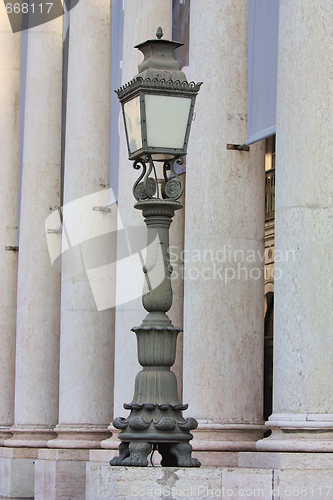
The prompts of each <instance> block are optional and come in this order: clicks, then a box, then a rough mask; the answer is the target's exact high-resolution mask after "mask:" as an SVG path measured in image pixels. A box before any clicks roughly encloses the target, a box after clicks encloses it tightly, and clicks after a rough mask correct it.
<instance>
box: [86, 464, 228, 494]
mask: <svg viewBox="0 0 333 500" xmlns="http://www.w3.org/2000/svg"><path fill="white" fill-rule="evenodd" d="M209 490H210V491H211V490H213V491H214V492H218V491H219V492H221V491H222V471H221V470H220V469H217V468H200V469H196V468H194V469H191V468H187V469H186V468H173V467H155V468H153V467H146V468H141V467H130V468H126V467H110V466H105V465H100V464H97V463H95V464H94V463H87V490H86V495H87V496H86V500H96V498H99V499H101V500H104V499H105V500H106V499H107V500H110V499H111V498H112V499H113V498H117V500H129V499H132V498H149V500H157V499H162V498H173V499H174V500H178V499H179V500H180V499H183V498H188V499H194V498H200V499H201V500H205V499H207V498H212V494H211V493H210V492H209Z"/></svg>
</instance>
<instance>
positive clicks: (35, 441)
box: [5, 18, 62, 446]
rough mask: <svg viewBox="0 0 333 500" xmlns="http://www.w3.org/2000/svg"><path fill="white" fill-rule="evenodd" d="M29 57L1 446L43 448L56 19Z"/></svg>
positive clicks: (51, 327) (52, 308) (56, 143)
mask: <svg viewBox="0 0 333 500" xmlns="http://www.w3.org/2000/svg"><path fill="white" fill-rule="evenodd" d="M12 36H14V35H12ZM27 57H28V66H27V80H26V108H25V122H24V149H23V175H22V200H21V220H20V241H19V245H20V250H19V273H18V299H17V303H18V308H17V333H16V374H15V420H14V427H13V428H12V431H13V433H14V437H13V438H12V439H10V440H7V441H6V442H5V444H6V446H41V445H43V444H44V445H45V443H46V441H47V440H48V439H50V438H51V437H52V436H54V434H53V433H52V431H53V428H54V426H55V425H56V423H57V417H58V377H59V306H60V275H59V273H58V272H56V271H55V270H54V269H52V266H51V263H50V259H49V255H48V250H47V245H46V238H45V231H44V224H45V219H46V218H47V216H48V215H49V214H50V211H52V210H54V209H55V208H56V207H57V206H59V187H60V130H61V88H62V19H61V18H58V19H55V20H53V21H51V22H49V23H46V24H43V25H41V26H37V27H35V28H31V29H29V34H28V54H27ZM41 353H42V355H41ZM15 429H17V431H18V432H17V434H16V432H15Z"/></svg>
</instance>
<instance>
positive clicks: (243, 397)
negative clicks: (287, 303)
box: [183, 0, 265, 451]
mask: <svg viewBox="0 0 333 500" xmlns="http://www.w3.org/2000/svg"><path fill="white" fill-rule="evenodd" d="M247 33H248V2H247V1H246V0H237V1H236V2H234V1H233V2H232V1H226V2H208V3H207V2H200V1H198V0H194V1H193V2H191V32H190V62H191V63H190V64H191V77H192V79H193V80H195V81H203V82H204V83H203V85H202V87H201V90H200V92H199V94H198V97H197V101H196V110H195V113H196V118H195V121H194V122H193V124H192V131H191V136H190V140H189V151H188V155H187V173H186V214H185V222H186V224H185V253H184V259H183V260H184V264H185V292H184V398H183V399H184V403H189V410H188V415H190V416H191V417H194V418H196V419H197V420H198V421H199V427H198V429H197V430H196V431H194V436H195V437H194V440H193V443H192V445H193V448H194V449H195V450H201V451H223V450H229V451H239V450H251V449H255V442H256V441H257V440H258V439H259V438H260V437H261V436H262V434H263V425H262V424H263V421H262V415H263V338H264V333H263V326H264V324H263V314H264V300H263V283H264V270H263V266H264V200H265V193H264V164H263V159H264V157H263V149H262V145H261V144H258V145H252V146H251V150H250V152H247V151H239V150H238V151H237V150H236V151H235V150H228V149H227V144H243V143H244V142H245V141H246V137H247V64H248V55H247ZM186 413H187V412H186ZM186 413H185V415H186Z"/></svg>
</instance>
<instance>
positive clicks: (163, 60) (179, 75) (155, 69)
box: [135, 26, 186, 82]
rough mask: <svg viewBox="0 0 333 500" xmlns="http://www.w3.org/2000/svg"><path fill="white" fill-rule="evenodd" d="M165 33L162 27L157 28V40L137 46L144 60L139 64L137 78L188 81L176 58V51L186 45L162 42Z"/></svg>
mask: <svg viewBox="0 0 333 500" xmlns="http://www.w3.org/2000/svg"><path fill="white" fill-rule="evenodd" d="M162 37H163V31H162V28H161V26H159V27H158V28H157V31H156V39H151V40H146V41H145V42H142V43H139V44H138V45H136V46H135V48H136V49H139V50H141V52H142V53H143V56H144V59H143V61H142V62H141V63H140V64H139V66H138V70H139V73H138V74H137V77H141V78H143V79H144V80H146V79H147V78H149V79H150V80H154V79H155V78H157V79H158V80H173V81H176V80H179V81H180V82H184V81H186V75H185V73H183V72H182V71H181V70H180V65H179V62H178V61H177V59H175V58H174V55H173V53H174V50H175V49H177V48H178V47H181V46H182V45H184V44H183V43H181V42H175V41H172V40H162Z"/></svg>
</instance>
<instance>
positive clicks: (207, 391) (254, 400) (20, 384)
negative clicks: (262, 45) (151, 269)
mask: <svg viewBox="0 0 333 500" xmlns="http://www.w3.org/2000/svg"><path fill="white" fill-rule="evenodd" d="M66 5H67V4H66ZM67 7H68V12H66V14H65V15H64V16H59V17H57V18H55V19H53V20H52V21H49V22H46V23H44V24H40V25H38V26H35V27H31V28H29V29H27V30H25V31H22V32H16V33H13V32H12V30H11V26H10V23H9V20H8V16H7V14H6V9H5V7H4V5H2V6H1V13H0V19H1V29H0V35H1V42H0V51H1V58H0V61H1V63H0V66H1V79H0V92H1V103H2V106H1V108H2V109H1V122H0V126H1V133H0V141H1V147H0V176H1V179H0V204H1V208H0V218H1V230H0V279H1V294H0V301H1V302H0V314H1V317H0V336H1V349H0V496H3V497H8V498H28V497H30V498H32V497H33V496H34V495H35V498H36V499H38V500H42V499H43V500H53V499H60V498H64V499H70V498H72V499H73V498H75V499H85V498H87V500H89V499H92V498H130V494H129V493H119V494H118V493H113V496H111V497H110V493H105V492H104V493H103V494H104V495H109V496H101V493H100V488H101V487H102V486H101V485H102V483H103V481H104V483H103V484H104V486H105V484H106V483H108V484H109V485H110V484H111V483H112V481H113V482H114V483H115V484H116V483H117V481H118V482H119V481H122V484H125V485H126V484H127V485H129V484H130V481H133V480H134V479H135V477H136V476H135V471H131V470H129V471H127V472H124V474H125V476H122V477H121V478H120V479H119V477H120V476H119V474H120V475H121V474H122V472H119V471H118V472H117V473H115V474H114V475H113V476H112V477H111V476H108V474H110V469H109V468H108V467H109V466H108V465H107V464H108V461H109V460H110V458H112V457H113V456H114V455H116V454H117V448H118V444H119V439H118V438H117V430H116V429H115V428H113V426H112V420H113V419H114V418H115V417H118V416H125V414H126V411H125V410H124V409H123V404H124V403H129V402H130V401H131V399H132V396H133V390H134V380H135V376H136V374H137V372H138V371H139V370H140V365H139V363H138V361H137V348H136V338H135V335H134V333H132V332H131V331H130V330H131V328H132V327H133V326H136V325H138V324H140V323H141V321H142V319H143V318H144V315H145V311H144V310H143V307H142V303H141V292H140V290H141V285H142V279H143V278H142V263H141V258H142V255H141V251H142V250H143V248H144V244H143V243H142V244H141V243H139V241H140V242H142V241H143V240H142V239H144V237H145V226H144V222H143V218H142V216H141V213H139V211H137V210H135V209H134V208H133V205H134V198H133V195H132V187H133V184H134V182H135V180H136V177H137V174H136V172H135V171H134V170H133V168H132V165H131V163H130V162H129V161H128V159H127V148H126V141H125V136H124V132H123V127H122V123H121V122H119V126H118V117H119V107H117V106H118V103H117V101H116V100H115V99H114V98H113V97H112V95H113V90H114V89H115V88H117V86H120V84H123V83H125V82H127V81H129V80H131V79H132V78H133V77H134V76H135V75H136V74H137V66H138V63H139V62H140V61H141V57H140V54H139V52H138V51H137V50H136V49H134V48H133V47H134V46H135V45H137V44H138V43H140V42H142V41H145V40H146V39H148V38H154V37H155V33H156V29H157V27H158V26H162V27H163V31H164V37H165V38H167V39H172V36H173V35H174V37H175V36H176V35H177V36H183V37H184V41H185V48H187V47H188V48H187V52H186V53H185V55H184V53H182V55H181V56H179V58H180V59H181V58H182V59H181V60H182V66H184V67H185V69H184V71H185V72H186V75H187V77H188V79H189V81H190V80H193V81H196V82H198V81H203V82H204V84H203V85H202V88H201V90H200V92H199V94H198V97H197V101H196V109H195V119H194V121H193V124H192V129H191V136H190V141H189V148H188V154H187V157H186V173H184V179H186V192H185V194H184V195H183V198H182V204H183V206H184V209H183V210H181V211H178V212H177V214H176V216H175V218H174V222H173V224H172V226H171V246H170V255H171V261H172V265H173V268H174V272H173V290H174V302H173V306H172V309H171V310H170V318H171V319H172V321H173V323H174V325H176V326H178V327H180V328H182V329H183V334H182V335H180V336H179V339H178V347H177V359H176V363H175V365H174V367H173V371H174V372H175V374H176V376H177V379H178V389H179V395H180V398H181V400H182V401H184V403H188V404H189V410H188V411H187V412H185V414H186V413H188V414H189V415H190V416H191V417H194V418H196V419H197V420H198V422H199V426H198V428H197V429H196V430H195V431H193V434H194V439H193V442H192V446H193V450H194V451H193V455H194V456H196V457H198V458H199V459H200V460H201V462H202V466H203V467H202V468H201V469H200V470H193V471H186V474H189V476H188V477H190V478H192V479H193V481H199V480H200V481H201V483H200V484H205V481H206V480H207V478H208V477H212V478H213V479H214V480H213V479H212V481H213V483H214V481H215V479H216V484H222V485H224V484H225V485H226V487H227V485H229V486H230V485H232V486H230V488H231V490H232V491H233V492H235V491H236V490H237V488H238V490H237V491H239V488H240V487H241V486H244V487H246V486H247V487H248V488H254V489H255V488H256V487H257V485H262V487H263V491H264V495H266V496H264V498H271V499H273V498H278V499H281V500H282V499H284V498H287V496H288V491H289V490H288V489H286V488H289V487H297V488H298V487H299V488H301V487H304V488H306V494H307V495H308V496H307V497H306V498H312V497H313V496H316V494H317V496H318V495H319V493H318V492H319V490H317V489H316V488H319V487H322V488H324V487H327V488H331V487H332V490H333V484H332V478H331V472H330V469H331V468H332V466H333V454H332V453H333V391H332V387H331V384H330V371H331V361H332V354H333V343H332V334H333V312H332V294H333V281H332V266H331V256H332V236H333V235H332V216H333V209H332V189H333V176H332V171H331V168H330V167H331V162H332V160H331V158H332V152H333V136H332V133H331V126H330V125H331V116H332V111H333V109H332V108H333V97H332V91H333V78H332V69H331V68H332V61H333V48H332V42H331V40H332V30H333V27H332V26H333V25H332V21H331V20H332V15H333V6H332V2H330V1H328V0H316V2H313V1H311V0H280V8H279V49H278V50H279V56H278V82H277V83H278V91H277V124H276V160H275V146H274V149H273V139H269V140H266V142H265V140H261V141H259V142H257V143H255V144H252V145H251V146H250V148H249V151H248V150H246V149H238V148H237V147H236V146H238V145H242V144H244V143H245V142H246V138H247V95H248V94H247V92H248V84H247V73H248V1H247V0H208V1H206V2H200V1H199V0H191V2H189V0H174V1H172V0H155V1H154V2H152V1H149V0H124V2H117V1H116V0H113V2H111V1H110V0H85V1H83V0H81V1H80V2H78V3H77V4H75V5H74V6H73V5H72V8H70V7H71V5H70V3H68V5H67ZM185 7H186V9H185ZM267 148H268V149H267ZM265 156H266V165H265ZM273 158H274V162H275V161H276V172H275V165H273ZM265 169H266V171H265ZM275 179H276V183H275ZM265 186H266V189H265ZM273 188H274V193H275V194H274V197H273V194H272V193H273ZM265 196H266V214H265ZM273 200H274V204H275V206H273ZM274 214H275V219H274ZM274 238H275V240H274ZM140 245H141V246H140ZM273 283H274V288H273ZM138 290H139V291H138ZM273 292H274V307H273ZM273 309H274V352H273V347H272V343H273V339H272V336H273V326H272V325H273V312H272V311H273ZM272 352H273V367H274V370H273V373H272V359H271V358H272ZM264 353H266V354H265V356H264ZM271 386H272V387H273V397H272V396H271ZM265 420H266V423H265ZM269 430H270V431H271V433H269V432H267V431H269ZM264 435H265V437H264ZM230 468H231V469H230ZM159 470H160V469H158V468H156V470H152V469H151V468H148V469H147V470H146V471H144V472H142V471H141V472H140V474H143V476H142V477H145V478H146V479H147V478H148V476H146V475H147V474H148V475H149V474H153V475H154V474H155V476H156V478H157V479H156V480H157V482H158V481H160V479H159V477H158V474H159V473H160V472H159ZM212 471H213V472H212ZM304 471H306V472H304ZM117 474H118V476H117ZM126 474H128V476H126ZM131 474H132V476H131ZM184 474H185V473H184ZM186 474H185V476H184V477H186ZM210 474H211V476H209V475H210ZM155 476H154V477H155ZM177 477H178V476H177ZM179 477H180V476H179ZM103 478H104V479H103ZM106 478H108V479H106ZM133 478H134V479H133ZM192 479H191V480H192ZM221 481H222V483H221ZM112 484H113V483H112ZM163 484H164V483H163ZM214 484H215V483H214ZM272 484H273V486H274V488H275V487H276V488H278V494H275V496H274V492H272V489H269V488H271V485H272ZM251 485H252V486H251ZM266 486H267V489H265V488H266ZM110 487H111V486H110ZM105 488H106V486H105ZM124 488H125V487H124ZM274 488H273V489H274ZM279 488H280V489H279ZM311 488H312V490H311ZM105 491H107V488H106V489H105ZM113 491H116V490H113ZM119 491H120V490H119ZM122 491H127V490H126V488H125V489H124V490H122ZM253 491H254V490H253ZM299 491H305V490H299ZM311 491H312V496H311ZM320 491H324V490H320ZM325 492H328V496H326V498H333V497H332V495H331V497H330V496H329V494H331V493H330V490H328V489H327V490H325ZM98 495H100V496H98ZM121 495H122V496H121ZM126 495H128V496H126ZM235 495H236V493H235ZM253 495H254V493H253ZM295 495H296V493H295ZM132 496H133V495H132ZM206 496H207V497H208V496H209V495H206ZM227 496H229V495H227ZM248 496H250V495H248ZM289 496H290V495H289ZM303 496H305V495H303ZM146 497H147V498H150V497H149V495H148V496H146ZM184 497H185V496H184ZM220 497H221V498H224V497H223V495H222V496H221V495H220ZM253 497H254V496H253ZM152 498H155V497H152ZM156 498H164V497H163V496H160V497H158V496H156ZM201 498H206V497H205V496H204V494H202V496H201ZM235 498H236V497H235Z"/></svg>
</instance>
